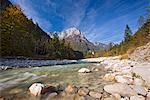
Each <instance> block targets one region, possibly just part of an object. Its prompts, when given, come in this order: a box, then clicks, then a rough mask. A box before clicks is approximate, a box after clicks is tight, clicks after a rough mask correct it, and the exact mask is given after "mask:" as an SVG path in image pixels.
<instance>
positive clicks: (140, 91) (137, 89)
mask: <svg viewBox="0 0 150 100" xmlns="http://www.w3.org/2000/svg"><path fill="white" fill-rule="evenodd" d="M131 87H132V89H133V90H134V91H135V92H136V93H137V94H141V95H143V96H146V94H147V91H146V90H145V89H144V88H143V87H141V86H138V85H132V86H131Z"/></svg>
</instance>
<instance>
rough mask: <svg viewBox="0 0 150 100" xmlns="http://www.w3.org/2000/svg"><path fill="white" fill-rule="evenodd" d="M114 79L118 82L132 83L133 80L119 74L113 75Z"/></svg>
mask: <svg viewBox="0 0 150 100" xmlns="http://www.w3.org/2000/svg"><path fill="white" fill-rule="evenodd" d="M115 79H116V81H117V82H119V83H127V84H131V83H133V80H132V79H130V78H128V77H124V76H120V75H118V76H115Z"/></svg>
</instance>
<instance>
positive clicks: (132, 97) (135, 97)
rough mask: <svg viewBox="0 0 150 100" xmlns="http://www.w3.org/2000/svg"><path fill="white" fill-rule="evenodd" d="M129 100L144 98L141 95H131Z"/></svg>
mask: <svg viewBox="0 0 150 100" xmlns="http://www.w3.org/2000/svg"><path fill="white" fill-rule="evenodd" d="M130 100H145V98H144V97H143V96H139V95H136V96H131V97H130Z"/></svg>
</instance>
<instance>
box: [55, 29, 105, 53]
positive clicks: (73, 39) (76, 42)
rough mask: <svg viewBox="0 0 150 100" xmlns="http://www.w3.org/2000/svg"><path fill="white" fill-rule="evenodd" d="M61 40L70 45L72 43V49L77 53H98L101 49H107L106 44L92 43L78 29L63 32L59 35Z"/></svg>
mask: <svg viewBox="0 0 150 100" xmlns="http://www.w3.org/2000/svg"><path fill="white" fill-rule="evenodd" d="M58 36H59V38H60V39H61V40H62V39H65V41H67V42H68V43H70V45H71V47H72V48H73V49H74V50H76V51H81V52H87V51H97V50H100V49H104V48H105V47H106V45H105V44H101V43H98V44H94V43H92V42H90V41H89V40H88V39H87V38H86V37H85V36H84V34H83V33H82V32H81V31H80V30H79V29H77V28H75V27H73V28H69V29H67V30H65V31H63V32H60V33H58Z"/></svg>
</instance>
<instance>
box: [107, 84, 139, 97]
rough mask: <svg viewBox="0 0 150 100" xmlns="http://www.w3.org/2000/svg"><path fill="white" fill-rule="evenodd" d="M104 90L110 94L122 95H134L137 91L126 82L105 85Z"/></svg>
mask: <svg viewBox="0 0 150 100" xmlns="http://www.w3.org/2000/svg"><path fill="white" fill-rule="evenodd" d="M104 90H105V91H106V92H108V93H110V94H115V93H117V94H120V95H121V96H132V95H136V94H137V93H136V92H135V91H134V90H133V89H131V88H130V86H128V85H127V84H124V83H115V84H112V85H105V86H104Z"/></svg>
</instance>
